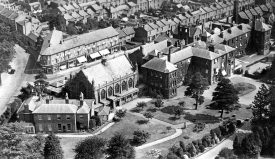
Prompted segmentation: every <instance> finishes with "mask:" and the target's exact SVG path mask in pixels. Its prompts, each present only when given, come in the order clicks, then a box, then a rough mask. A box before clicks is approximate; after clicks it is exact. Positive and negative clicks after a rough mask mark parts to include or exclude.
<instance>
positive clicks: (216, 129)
mask: <svg viewBox="0 0 275 159" xmlns="http://www.w3.org/2000/svg"><path fill="white" fill-rule="evenodd" d="M210 134H211V137H212V138H213V137H214V134H216V135H217V137H218V138H219V139H220V140H221V139H222V135H221V130H220V128H219V127H217V128H215V129H212V130H210Z"/></svg>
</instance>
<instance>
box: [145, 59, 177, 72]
mask: <svg viewBox="0 0 275 159" xmlns="http://www.w3.org/2000/svg"><path fill="white" fill-rule="evenodd" d="M142 67H143V68H147V69H151V70H155V71H158V72H163V73H170V72H173V71H175V70H177V67H176V66H175V65H174V64H172V63H170V62H168V61H167V60H164V59H160V58H157V57H155V58H153V59H152V60H150V61H148V62H146V63H145V64H144V65H142Z"/></svg>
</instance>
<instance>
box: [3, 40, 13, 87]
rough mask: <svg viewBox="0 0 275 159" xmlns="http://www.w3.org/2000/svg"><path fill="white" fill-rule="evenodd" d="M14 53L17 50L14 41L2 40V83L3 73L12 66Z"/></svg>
mask: <svg viewBox="0 0 275 159" xmlns="http://www.w3.org/2000/svg"><path fill="white" fill-rule="evenodd" d="M0 37H1V36H0ZM14 55H15V50H14V44H13V43H11V42H8V41H6V40H4V41H3V42H0V85H1V84H2V80H1V74H2V73H3V72H6V71H8V69H10V68H11V66H10V62H11V61H12V59H13V58H14Z"/></svg>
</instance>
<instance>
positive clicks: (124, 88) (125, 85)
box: [122, 81, 127, 91]
mask: <svg viewBox="0 0 275 159" xmlns="http://www.w3.org/2000/svg"><path fill="white" fill-rule="evenodd" d="M126 87H127V84H126V82H125V81H123V82H122V91H125V90H126Z"/></svg>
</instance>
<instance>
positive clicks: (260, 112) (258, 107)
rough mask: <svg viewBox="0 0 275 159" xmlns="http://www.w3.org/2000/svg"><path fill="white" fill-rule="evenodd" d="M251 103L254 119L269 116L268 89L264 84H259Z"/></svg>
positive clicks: (260, 119) (269, 101) (258, 119)
mask: <svg viewBox="0 0 275 159" xmlns="http://www.w3.org/2000/svg"><path fill="white" fill-rule="evenodd" d="M252 103H253V104H252V110H253V116H254V119H255V120H257V121H262V120H263V119H266V118H267V117H268V116H269V106H270V104H271V100H270V91H269V89H268V88H267V87H266V85H264V84H262V85H261V87H260V88H259V91H258V93H257V94H256V96H255V97H254V101H253V102H252Z"/></svg>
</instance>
